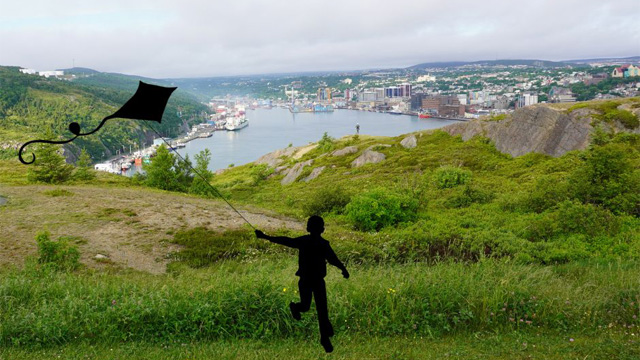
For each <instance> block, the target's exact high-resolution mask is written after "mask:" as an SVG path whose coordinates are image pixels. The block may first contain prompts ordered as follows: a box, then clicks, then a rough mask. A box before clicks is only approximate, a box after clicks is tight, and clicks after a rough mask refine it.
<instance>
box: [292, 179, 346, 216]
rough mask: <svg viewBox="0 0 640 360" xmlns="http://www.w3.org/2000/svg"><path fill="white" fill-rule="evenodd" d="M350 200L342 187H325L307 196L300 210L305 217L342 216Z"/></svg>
mask: <svg viewBox="0 0 640 360" xmlns="http://www.w3.org/2000/svg"><path fill="white" fill-rule="evenodd" d="M350 200H351V196H350V195H349V194H348V193H347V192H346V191H345V190H344V189H343V188H342V187H340V186H326V187H323V188H320V189H319V190H318V191H316V192H315V193H313V194H312V195H311V196H309V198H307V199H306V201H305V203H304V204H303V205H302V210H303V212H304V215H305V216H311V215H324V214H328V213H336V214H342V213H343V212H344V209H345V207H346V206H347V204H349V201H350Z"/></svg>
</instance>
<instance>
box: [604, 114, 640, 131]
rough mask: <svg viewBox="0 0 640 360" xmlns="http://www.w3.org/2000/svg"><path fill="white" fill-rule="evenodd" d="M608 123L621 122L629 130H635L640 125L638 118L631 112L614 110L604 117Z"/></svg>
mask: <svg viewBox="0 0 640 360" xmlns="http://www.w3.org/2000/svg"><path fill="white" fill-rule="evenodd" d="M604 119H605V120H606V121H613V120H617V121H619V122H620V123H621V124H622V125H623V126H624V127H626V128H627V129H635V128H637V127H638V126H639V125H640V121H638V117H637V116H636V115H635V114H633V113H632V112H630V111H627V110H621V109H614V110H611V111H608V112H607V113H606V114H605V115H604Z"/></svg>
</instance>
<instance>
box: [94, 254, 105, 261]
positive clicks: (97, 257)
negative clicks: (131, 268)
mask: <svg viewBox="0 0 640 360" xmlns="http://www.w3.org/2000/svg"><path fill="white" fill-rule="evenodd" d="M93 258H94V259H96V260H104V259H108V258H109V257H108V256H107V255H102V254H97V255H96V256H94V257H93Z"/></svg>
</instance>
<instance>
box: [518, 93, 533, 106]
mask: <svg viewBox="0 0 640 360" xmlns="http://www.w3.org/2000/svg"><path fill="white" fill-rule="evenodd" d="M537 103H538V95H535V94H522V95H520V97H519V98H518V102H517V103H516V106H517V107H518V108H523V107H525V106H530V105H534V104H537Z"/></svg>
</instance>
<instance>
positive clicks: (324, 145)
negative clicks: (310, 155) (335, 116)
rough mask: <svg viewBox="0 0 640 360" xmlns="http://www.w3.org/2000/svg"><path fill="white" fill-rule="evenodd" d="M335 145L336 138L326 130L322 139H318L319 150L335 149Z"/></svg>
mask: <svg viewBox="0 0 640 360" xmlns="http://www.w3.org/2000/svg"><path fill="white" fill-rule="evenodd" d="M334 147H335V141H334V139H333V138H332V137H331V136H329V134H327V133H326V132H325V133H324V134H323V135H322V138H321V139H320V141H318V150H319V151H321V152H323V153H325V152H329V151H331V150H333V148H334Z"/></svg>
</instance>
